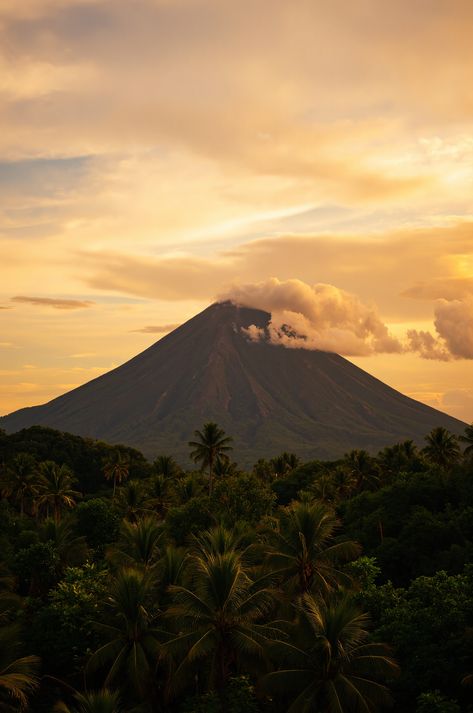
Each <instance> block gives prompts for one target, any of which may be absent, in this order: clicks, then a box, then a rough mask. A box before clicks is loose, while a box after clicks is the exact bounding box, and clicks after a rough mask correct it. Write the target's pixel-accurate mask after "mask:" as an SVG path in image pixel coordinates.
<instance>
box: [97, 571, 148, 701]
mask: <svg viewBox="0 0 473 713" xmlns="http://www.w3.org/2000/svg"><path fill="white" fill-rule="evenodd" d="M154 587H155V580H154V578H153V577H152V576H151V575H150V573H149V572H146V571H145V570H143V569H136V568H126V569H123V570H121V571H120V572H118V574H117V575H116V577H115V578H114V580H113V582H112V585H111V589H110V594H109V597H108V599H107V605H108V609H109V612H110V615H111V623H110V624H104V623H101V622H96V624H95V626H96V627H97V628H98V629H100V630H101V631H102V632H103V634H104V635H105V636H106V637H107V638H108V641H107V643H106V644H104V645H103V646H101V647H100V648H99V649H97V651H95V652H94V653H93V654H92V656H91V658H90V659H89V662H88V665H87V670H88V671H96V670H98V669H106V670H107V674H106V677H105V682H104V685H105V686H106V687H108V686H110V685H112V684H113V683H115V682H118V681H119V682H120V683H121V684H123V685H124V686H128V687H129V688H131V689H132V691H134V692H135V693H136V694H138V695H139V696H140V697H142V698H145V699H146V698H148V697H149V696H151V697H152V695H153V693H154V674H155V672H156V669H157V666H158V661H159V658H160V653H161V644H160V636H161V632H160V631H159V630H158V628H157V627H156V622H157V619H158V615H159V611H158V609H157V607H156V604H155V603H154V596H153V592H154Z"/></svg>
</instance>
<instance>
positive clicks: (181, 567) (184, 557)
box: [156, 545, 189, 605]
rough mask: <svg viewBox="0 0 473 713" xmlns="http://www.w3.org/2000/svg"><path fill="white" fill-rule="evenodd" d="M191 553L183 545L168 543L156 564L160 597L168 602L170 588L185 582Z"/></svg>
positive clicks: (163, 601)
mask: <svg viewBox="0 0 473 713" xmlns="http://www.w3.org/2000/svg"><path fill="white" fill-rule="evenodd" d="M188 560H189V554H188V552H187V551H186V550H185V549H184V548H183V547H175V546H174V545H168V546H167V547H166V548H165V550H164V552H163V554H162V556H161V557H160V559H159V561H158V562H157V564H156V578H157V582H158V586H157V590H158V599H159V601H160V602H162V603H163V605H164V604H167V603H168V602H169V601H170V594H169V588H170V587H171V586H176V585H181V584H182V583H183V580H184V577H185V573H186V566H187V563H188Z"/></svg>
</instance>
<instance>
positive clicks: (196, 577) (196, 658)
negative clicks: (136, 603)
mask: <svg viewBox="0 0 473 713" xmlns="http://www.w3.org/2000/svg"><path fill="white" fill-rule="evenodd" d="M170 592H171V593H172V594H173V595H174V603H173V604H171V606H170V607H169V609H168V611H167V613H166V616H167V617H168V618H170V619H171V621H173V622H175V625H176V627H177V628H178V630H179V632H180V633H179V634H178V635H177V636H176V637H175V638H173V639H172V640H171V641H169V642H168V643H167V644H166V645H165V648H166V649H167V650H168V651H169V652H170V653H171V654H174V655H175V656H177V658H178V659H180V664H179V666H178V667H177V669H176V671H175V675H174V679H173V683H174V686H176V685H177V684H178V683H179V682H180V680H181V677H182V676H183V675H184V674H185V673H186V672H189V671H190V670H192V669H193V668H194V667H195V666H196V665H197V664H198V663H199V662H201V661H202V662H203V661H207V662H208V664H209V669H208V671H209V679H210V680H209V684H210V686H211V687H212V686H216V687H217V689H219V690H220V691H221V690H222V689H223V688H224V686H225V684H226V682H227V681H228V678H229V676H230V675H231V674H232V673H233V672H234V671H235V670H236V669H237V668H238V667H241V666H244V665H247V664H249V663H250V662H251V661H252V660H253V661H255V660H258V659H261V658H262V657H263V656H264V654H265V651H266V647H267V644H268V642H269V641H270V640H272V639H274V638H275V637H276V635H279V634H280V633H281V632H280V631H279V630H276V629H275V628H274V627H273V626H271V625H270V624H266V623H262V622H264V620H265V619H266V618H267V616H268V613H269V612H270V610H271V608H272V605H273V596H272V593H271V591H270V590H269V589H268V588H267V587H266V586H265V584H264V583H263V582H262V581H258V580H254V579H252V578H251V577H250V574H249V570H248V569H247V568H246V567H245V566H244V565H243V564H242V561H241V559H240V556H239V555H238V553H237V552H235V551H231V550H230V551H226V552H224V553H223V554H220V553H219V554H211V553H208V554H207V555H206V556H197V555H195V556H194V557H193V561H192V577H191V580H190V584H189V586H187V587H184V586H171V587H170Z"/></svg>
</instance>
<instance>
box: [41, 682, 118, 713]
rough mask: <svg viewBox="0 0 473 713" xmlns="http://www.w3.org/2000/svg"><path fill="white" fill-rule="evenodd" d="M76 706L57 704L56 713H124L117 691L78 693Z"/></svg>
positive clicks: (105, 689) (75, 698)
mask: <svg viewBox="0 0 473 713" xmlns="http://www.w3.org/2000/svg"><path fill="white" fill-rule="evenodd" d="M74 701H75V702H74V704H73V705H72V706H68V705H66V704H65V703H63V702H61V703H57V704H56V705H55V706H54V711H55V713H124V709H123V708H122V707H121V705H120V697H119V695H118V693H117V692H116V691H110V690H109V689H108V688H102V690H101V691H95V692H94V691H91V692H89V693H76V694H75V695H74Z"/></svg>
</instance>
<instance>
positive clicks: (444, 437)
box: [423, 426, 460, 470]
mask: <svg viewBox="0 0 473 713" xmlns="http://www.w3.org/2000/svg"><path fill="white" fill-rule="evenodd" d="M425 440H426V441H427V445H426V446H425V448H424V449H423V453H424V454H425V456H426V458H427V459H428V460H429V461H430V462H431V463H434V464H435V465H438V466H439V467H440V468H442V469H443V470H448V469H449V468H450V467H451V466H452V465H453V464H454V463H455V461H456V460H458V458H459V456H460V447H459V445H458V440H457V437H456V436H454V435H453V433H450V431H447V429H446V428H443V426H438V427H437V428H434V429H433V430H432V431H431V432H430V433H429V434H428V435H427V436H426V437H425Z"/></svg>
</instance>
